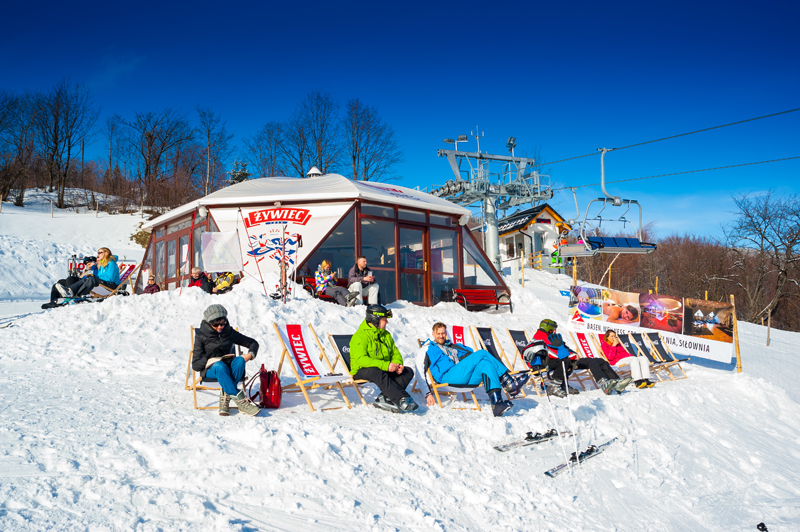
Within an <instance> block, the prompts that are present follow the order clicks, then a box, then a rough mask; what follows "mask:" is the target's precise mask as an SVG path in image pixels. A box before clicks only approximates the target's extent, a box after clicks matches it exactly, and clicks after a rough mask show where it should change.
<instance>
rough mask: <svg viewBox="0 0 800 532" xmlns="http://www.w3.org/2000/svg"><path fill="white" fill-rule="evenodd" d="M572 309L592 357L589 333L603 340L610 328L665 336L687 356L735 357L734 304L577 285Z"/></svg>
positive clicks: (574, 326) (573, 325)
mask: <svg viewBox="0 0 800 532" xmlns="http://www.w3.org/2000/svg"><path fill="white" fill-rule="evenodd" d="M568 307H569V310H568V314H569V328H570V329H571V330H572V331H573V332H575V333H576V334H577V338H578V340H577V341H578V343H579V344H580V345H579V348H581V350H582V351H583V352H584V354H585V355H586V356H593V355H594V353H593V348H592V346H593V344H592V342H589V341H587V338H588V336H589V335H596V337H595V339H596V340H600V337H601V336H602V335H603V334H604V333H605V332H606V330H608V329H613V330H614V331H615V332H616V333H617V334H618V335H620V337H623V335H624V336H625V337H627V336H628V333H637V332H639V333H646V334H648V335H660V337H661V338H663V341H664V343H665V344H666V345H667V346H669V347H670V349H672V350H673V352H674V353H675V354H680V355H684V356H690V357H700V358H707V359H710V360H716V361H719V362H725V363H730V362H731V357H732V356H733V344H732V335H733V307H732V306H731V305H728V304H724V303H715V302H713V301H703V300H697V299H686V300H684V299H682V298H677V297H672V296H665V295H659V294H636V293H632V292H620V291H617V290H609V289H607V288H600V287H586V286H575V287H572V288H571V289H570V296H569V303H568ZM654 338H656V339H658V337H657V336H654Z"/></svg>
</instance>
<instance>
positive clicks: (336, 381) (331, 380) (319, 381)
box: [272, 322, 364, 412]
mask: <svg viewBox="0 0 800 532" xmlns="http://www.w3.org/2000/svg"><path fill="white" fill-rule="evenodd" d="M272 326H273V327H274V328H275V334H277V336H278V341H279V342H280V343H281V348H282V349H281V359H280V362H279V363H278V377H280V375H281V370H282V369H283V361H284V359H288V360H289V367H290V368H291V369H292V373H293V374H294V377H295V379H296V382H294V383H292V384H287V385H286V386H281V390H282V391H284V392H296V391H300V392H302V393H303V397H305V399H306V403H308V407H309V408H310V409H311V411H312V412H315V410H314V405H313V404H312V403H311V397H309V395H308V392H309V391H311V390H314V389H316V388H323V389H328V388H330V386H331V385H335V386H336V387H337V388H338V390H339V393H341V394H342V399H344V402H345V404H346V405H347V408H348V409H349V408H352V406H351V405H350V401H349V400H348V399H347V395H346V394H345V393H344V388H343V387H342V383H343V382H344V384H345V386H348V385H352V386H353V387H354V388H355V389H356V393H357V394H358V396H359V397H360V398H361V400H362V401H364V398H363V397H361V392H360V391H359V389H358V385H357V384H356V383H355V381H354V380H353V376H352V375H350V373H347V375H346V376H345V375H341V376H336V377H339V378H336V377H334V376H331V377H324V376H314V377H307V376H306V375H305V373H303V375H302V377H301V375H300V372H299V371H298V367H299V366H298V363H297V361H296V360H295V358H294V355H293V354H292V352H291V351H290V350H289V347H288V346H287V345H286V343H285V342H284V341H283V334H282V333H281V330H280V328H279V327H278V324H277V323H275V322H273V323H272ZM308 328H309V330H310V331H313V330H314V329H313V327H312V326H311V324H310V323H309V324H308ZM313 336H314V339H315V340H316V342H317V346H318V347H319V349H320V354H319V357H318V358H319V360H321V361H324V362H325V364H326V365H327V366H328V369H329V370H330V372H331V373H333V366H331V363H330V360H328V356H327V355H326V353H325V349H324V348H323V347H322V343H321V342H320V341H319V338H318V337H317V334H316V333H313ZM309 357H311V353H309ZM309 360H311V358H309ZM312 364H313V361H312ZM315 367H316V366H315ZM317 371H319V370H317ZM348 381H349V382H348ZM340 408H342V407H340V406H337V407H333V408H322V409H321V410H339V409H340Z"/></svg>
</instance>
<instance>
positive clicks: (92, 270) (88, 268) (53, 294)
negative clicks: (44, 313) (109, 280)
mask: <svg viewBox="0 0 800 532" xmlns="http://www.w3.org/2000/svg"><path fill="white" fill-rule="evenodd" d="M96 260H97V259H96V258H95V257H84V258H83V266H84V270H83V273H82V274H81V276H80V277H77V276H75V275H74V274H72V273H70V275H69V276H67V278H66V279H59V280H58V281H57V282H56V284H54V285H53V288H51V289H50V302H48V303H45V304H44V305H42V308H43V309H49V308H56V307H57V306H58V298H59V297H63V296H62V295H61V291H60V290H59V287H61V289H62V290H63V289H64V288H65V287H67V286H71V285H73V284H74V283H77V282H78V281H80V280H81V277H84V276H86V275H96V274H97V267H96V266H95V262H96ZM76 269H77V268H76ZM71 271H74V270H71Z"/></svg>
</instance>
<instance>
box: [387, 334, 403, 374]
mask: <svg viewBox="0 0 800 532" xmlns="http://www.w3.org/2000/svg"><path fill="white" fill-rule="evenodd" d="M392 364H400V365H402V364H403V355H401V354H400V350H399V349H397V345H395V343H394V338H392ZM386 369H387V370H388V369H389V365H388V364H387V365H386Z"/></svg>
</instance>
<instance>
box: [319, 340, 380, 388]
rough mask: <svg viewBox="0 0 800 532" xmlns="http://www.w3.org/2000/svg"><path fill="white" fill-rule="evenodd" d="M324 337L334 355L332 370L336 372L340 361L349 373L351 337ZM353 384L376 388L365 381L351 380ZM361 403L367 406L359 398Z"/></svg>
mask: <svg viewBox="0 0 800 532" xmlns="http://www.w3.org/2000/svg"><path fill="white" fill-rule="evenodd" d="M326 336H327V337H328V341H329V342H330V343H331V345H332V346H333V352H334V353H336V358H335V359H334V361H333V370H334V371H336V366H338V365H339V362H340V361H341V363H342V364H344V367H345V368H347V372H348V373H350V340H352V339H353V335H352V334H330V333H327V334H326ZM353 382H355V383H356V384H358V385H359V386H363V385H364V384H372V385H373V386H375V387H376V388H377V387H378V385H377V384H375V383H374V382H372V381H368V380H366V379H355V378H353ZM361 401H362V402H363V403H364V404H367V403H366V401H364V398H363V397H362V398H361Z"/></svg>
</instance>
